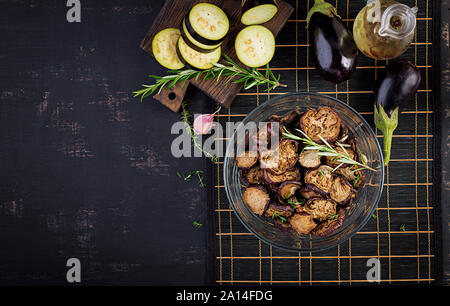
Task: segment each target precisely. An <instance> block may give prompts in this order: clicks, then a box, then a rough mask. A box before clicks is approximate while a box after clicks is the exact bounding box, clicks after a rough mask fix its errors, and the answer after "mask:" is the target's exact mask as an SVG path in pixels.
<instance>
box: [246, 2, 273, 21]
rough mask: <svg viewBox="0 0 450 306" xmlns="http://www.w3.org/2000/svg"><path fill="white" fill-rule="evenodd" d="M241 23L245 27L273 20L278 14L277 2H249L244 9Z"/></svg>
mask: <svg viewBox="0 0 450 306" xmlns="http://www.w3.org/2000/svg"><path fill="white" fill-rule="evenodd" d="M242 11H243V12H244V13H243V14H242V17H241V22H242V23H243V24H245V25H254V24H262V23H265V22H267V21H269V20H271V19H272V18H273V17H274V16H275V15H276V14H277V12H278V6H277V2H276V1H275V0H247V1H245V3H244V6H243V7H242Z"/></svg>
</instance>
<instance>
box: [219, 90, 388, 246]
mask: <svg viewBox="0 0 450 306" xmlns="http://www.w3.org/2000/svg"><path fill="white" fill-rule="evenodd" d="M249 127H252V128H249ZM382 165H383V155H382V151H381V148H380V145H379V143H378V140H377V138H376V136H375V134H374V132H373V130H372V128H371V127H370V125H369V124H368V123H367V122H366V121H365V120H364V119H363V118H362V117H361V116H360V115H359V114H358V113H357V112H356V111H355V110H354V109H352V108H351V107H350V106H348V105H346V104H344V103H342V102H340V101H339V100H337V99H334V98H331V97H328V96H324V95H319V94H313V93H296V94H286V95H282V96H278V97H276V98H274V99H271V100H269V101H267V102H266V103H264V104H262V105H260V106H258V107H257V108H255V109H254V110H253V111H252V112H251V113H250V114H249V115H248V116H247V117H246V118H245V119H244V120H243V121H242V122H241V123H240V124H239V125H238V127H237V129H236V131H235V132H234V134H233V136H232V137H231V139H230V142H229V143H228V147H227V152H226V155H225V160H224V184H225V190H226V193H227V196H228V199H229V201H230V203H231V206H232V208H233V210H234V212H235V213H236V215H237V217H238V218H239V219H240V221H241V222H242V223H243V224H244V226H245V227H246V228H247V229H248V230H249V231H250V232H252V233H253V234H255V235H256V236H257V237H258V238H259V239H261V240H263V241H264V242H266V243H268V244H270V245H272V246H275V247H278V248H281V249H284V250H289V251H296V252H314V251H321V250H325V249H328V248H331V247H334V246H337V245H338V244H340V243H342V242H344V241H346V240H347V239H349V238H350V237H351V236H353V235H354V234H355V233H356V232H358V231H359V230H360V229H361V228H362V227H363V226H364V225H365V224H366V223H367V221H368V220H369V219H370V217H371V215H372V214H373V212H374V210H375V209H376V206H377V204H378V201H379V199H380V196H381V193H382V190H383V180H384V167H383V166H382Z"/></svg>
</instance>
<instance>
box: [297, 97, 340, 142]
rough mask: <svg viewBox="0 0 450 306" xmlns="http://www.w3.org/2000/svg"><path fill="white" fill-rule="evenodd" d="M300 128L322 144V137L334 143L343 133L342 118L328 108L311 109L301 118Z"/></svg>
mask: <svg viewBox="0 0 450 306" xmlns="http://www.w3.org/2000/svg"><path fill="white" fill-rule="evenodd" d="M300 128H301V129H302V131H303V132H305V134H306V135H308V136H309V137H310V138H311V139H312V140H314V141H315V142H317V143H322V140H321V139H320V137H322V138H323V139H325V140H326V141H327V142H329V143H332V142H335V141H336V140H337V139H338V137H339V134H340V132H341V117H339V115H338V113H336V112H335V111H334V110H333V109H331V108H330V107H327V106H326V107H319V108H318V109H317V110H314V109H311V110H309V111H307V112H306V113H304V114H303V116H302V117H301V118H300ZM319 136H320V137H319Z"/></svg>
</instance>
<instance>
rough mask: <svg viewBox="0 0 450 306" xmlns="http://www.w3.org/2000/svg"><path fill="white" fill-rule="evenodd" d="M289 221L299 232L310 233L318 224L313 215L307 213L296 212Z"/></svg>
mask: <svg viewBox="0 0 450 306" xmlns="http://www.w3.org/2000/svg"><path fill="white" fill-rule="evenodd" d="M289 223H290V224H291V226H292V228H293V229H294V230H295V231H296V232H297V233H299V234H309V233H310V232H311V231H312V230H313V229H314V228H315V227H316V226H317V224H316V222H314V220H313V217H312V216H311V215H309V214H306V213H298V214H295V215H294V216H293V217H292V218H291V219H289Z"/></svg>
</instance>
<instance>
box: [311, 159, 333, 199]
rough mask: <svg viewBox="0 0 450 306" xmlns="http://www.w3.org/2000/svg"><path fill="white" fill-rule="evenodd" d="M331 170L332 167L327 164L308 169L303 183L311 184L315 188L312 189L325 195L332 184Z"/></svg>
mask: <svg viewBox="0 0 450 306" xmlns="http://www.w3.org/2000/svg"><path fill="white" fill-rule="evenodd" d="M332 171H333V168H331V167H329V166H320V167H319V168H317V169H316V170H310V171H308V172H307V173H306V174H305V184H311V185H313V186H315V187H316V188H317V190H314V191H316V192H320V193H321V194H322V195H327V194H328V193H329V192H330V189H331V185H332V184H333V172H332Z"/></svg>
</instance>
